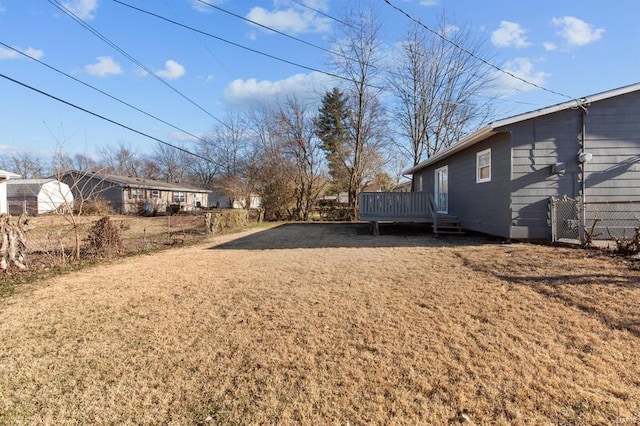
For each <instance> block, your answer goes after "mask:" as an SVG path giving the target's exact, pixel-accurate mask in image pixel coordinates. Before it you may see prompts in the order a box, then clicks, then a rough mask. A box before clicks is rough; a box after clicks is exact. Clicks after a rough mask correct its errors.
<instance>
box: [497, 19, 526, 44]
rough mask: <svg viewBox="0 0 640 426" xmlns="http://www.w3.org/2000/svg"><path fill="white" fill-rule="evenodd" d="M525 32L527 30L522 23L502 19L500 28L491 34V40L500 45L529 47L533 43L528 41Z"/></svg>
mask: <svg viewBox="0 0 640 426" xmlns="http://www.w3.org/2000/svg"><path fill="white" fill-rule="evenodd" d="M525 34H526V31H525V30H524V29H523V28H522V27H521V26H520V24H517V23H515V22H510V21H502V22H500V28H498V29H497V30H495V31H494V32H493V33H492V34H491V42H492V43H493V44H494V45H495V46H498V47H510V46H515V47H518V48H522V47H527V46H529V45H530V44H531V43H529V42H528V41H527V38H526V35H525Z"/></svg>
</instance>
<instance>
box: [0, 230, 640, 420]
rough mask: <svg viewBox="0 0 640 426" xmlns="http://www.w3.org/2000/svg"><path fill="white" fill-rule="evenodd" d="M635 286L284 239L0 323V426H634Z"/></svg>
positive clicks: (434, 249)
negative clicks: (96, 425) (103, 425)
mask: <svg viewBox="0 0 640 426" xmlns="http://www.w3.org/2000/svg"><path fill="white" fill-rule="evenodd" d="M639 301H640V273H639V272H638V271H634V270H631V269H630V268H629V267H628V265H626V264H624V263H622V262H619V261H616V260H614V259H611V258H607V257H603V256H600V255H594V254H593V253H592V252H588V251H584V250H574V249H562V248H553V247H542V246H534V245H529V244H510V245H501V244H495V243H491V242H487V241H486V240H483V239H480V238H464V237H455V238H442V239H437V238H434V237H433V236H432V235H430V234H427V233H424V232H417V233H411V232H400V233H399V234H393V233H392V232H388V233H387V235H381V236H379V237H372V236H370V235H368V234H367V233H366V225H345V224H338V225H317V224H300V225H298V224H292V225H284V226H279V227H275V228H272V229H267V230H262V231H251V232H245V233H241V234H237V235H234V236H221V237H215V238H214V239H213V240H212V241H211V242H209V243H207V244H205V245H198V246H192V247H185V248H182V249H179V250H171V251H166V252H160V253H156V254H153V255H148V256H144V257H138V258H127V259H122V260H120V261H118V262H113V263H111V264H109V265H103V266H98V267H94V268H91V269H88V270H85V271H82V272H79V273H74V274H70V275H67V276H63V277H58V278H56V279H52V280H49V281H47V282H44V283H42V284H41V285H40V286H39V287H38V288H36V289H35V290H33V291H30V292H23V293H21V294H16V295H14V296H11V297H8V298H6V299H3V300H2V303H3V305H2V306H0V369H1V370H2V374H0V389H2V392H1V394H0V395H1V396H0V422H6V423H12V422H15V423H60V422H63V421H66V422H69V423H137V424H163V423H173V424H193V423H198V422H201V423H211V424H273V423H280V424H319V423H321V424H324V423H336V424H347V423H349V424H443V423H444V424H446V423H448V422H449V423H457V422H461V423H462V422H467V421H471V422H473V423H478V424H482V423H490V424H539V423H541V424H546V423H553V424H558V423H563V424H613V423H616V422H618V423H623V422H626V423H627V424H629V423H630V424H633V423H637V422H639V421H640V414H639V413H640V379H638V378H639V377H640V363H639V362H638V357H637V354H638V353H640V337H639V336H638V329H637V324H638V321H639V316H638V312H639V310H638V308H639V307H640V306H639V303H640V302H639Z"/></svg>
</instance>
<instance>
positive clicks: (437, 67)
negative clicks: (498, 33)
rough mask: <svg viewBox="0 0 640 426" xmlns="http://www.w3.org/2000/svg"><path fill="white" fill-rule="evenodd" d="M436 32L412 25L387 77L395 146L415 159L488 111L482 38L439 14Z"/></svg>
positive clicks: (490, 76) (469, 127)
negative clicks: (395, 129)
mask: <svg viewBox="0 0 640 426" xmlns="http://www.w3.org/2000/svg"><path fill="white" fill-rule="evenodd" d="M437 31H438V34H439V35H440V36H443V37H440V36H439V35H436V34H433V33H429V32H427V31H426V30H425V29H424V28H423V27H420V26H417V25H414V26H413V27H411V28H410V29H409V31H408V33H407V36H406V38H405V40H404V41H403V42H402V44H401V48H400V54H399V57H398V58H396V60H394V61H393V63H395V64H396V66H395V67H394V68H395V69H393V73H391V74H390V78H389V83H390V86H391V87H392V90H393V92H394V95H395V96H396V98H397V108H396V110H395V118H396V120H397V122H398V123H399V128H400V133H401V136H402V143H400V144H399V147H400V148H401V149H402V151H403V152H404V154H405V155H406V156H407V157H409V158H410V159H411V161H412V162H413V164H414V165H415V164H418V163H419V162H420V161H422V160H423V159H425V158H429V157H431V156H432V155H434V154H435V153H437V152H439V151H440V150H442V149H444V148H447V147H448V146H450V145H451V144H453V143H455V142H456V141H458V140H460V139H461V138H462V136H463V135H464V134H465V133H467V132H469V131H470V130H472V129H473V128H474V127H476V126H477V125H478V124H481V122H482V121H484V120H485V119H486V118H487V117H488V116H489V114H490V112H491V109H490V108H489V105H488V103H487V101H484V102H482V101H481V100H480V99H481V98H480V95H482V94H483V93H484V94H486V93H487V92H488V91H487V88H488V86H489V85H490V83H491V82H492V80H493V75H494V73H492V72H491V70H490V69H489V68H488V67H486V66H485V65H484V64H483V63H481V62H480V61H479V60H478V59H476V58H474V57H473V56H472V55H469V53H467V52H464V51H463V50H462V49H460V48H457V47H455V46H453V45H452V43H450V42H448V41H446V40H445V39H444V37H446V38H447V39H448V40H450V41H451V42H453V43H455V44H456V45H458V46H461V47H464V48H465V49H466V50H467V51H469V52H472V53H474V54H475V55H476V57H479V56H482V57H487V55H489V54H490V52H488V49H487V48H486V47H485V46H486V43H484V41H483V40H482V39H480V38H477V37H475V36H474V35H473V34H472V32H471V30H470V28H469V27H467V26H463V27H458V26H454V25H452V24H451V22H449V21H448V20H447V18H446V16H445V15H442V16H440V19H439V26H438V30H437Z"/></svg>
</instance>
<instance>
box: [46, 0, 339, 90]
mask: <svg viewBox="0 0 640 426" xmlns="http://www.w3.org/2000/svg"><path fill="white" fill-rule="evenodd" d="M49 1H51V0H49ZM113 1H114V2H115V3H118V4H120V5H122V6H126V7H129V8H131V9H133V10H136V11H138V12H141V13H144V14H146V15H150V16H153V17H154V18H158V19H160V20H163V21H166V22H169V23H171V24H173V25H177V26H179V27H182V28H186V29H188V30H190V31H195V32H197V33H199V34H202V35H205V36H207V37H211V38H213V39H216V40H218V41H221V42H223V43H227V44H230V45H232V46H235V47H238V48H240V49H244V50H247V51H249V52H253V53H255V54H258V55H261V56H265V57H267V58H270V59H274V60H276V61H279V62H284V63H286V64H289V65H293V66H296V67H299V68H303V69H306V70H308V71H314V72H318V73H321V74H325V75H328V76H329V77H333V78H337V79H340V80H346V81H349V82H352V80H351V79H349V78H347V77H343V76H341V75H338V74H334V73H331V72H328V71H323V70H321V69H318V68H314V67H310V66H307V65H302V64H299V63H297V62H293V61H290V60H288V59H283V58H280V57H278V56H274V55H271V54H269V53H265V52H262V51H260V50H256V49H253V48H251V47H247V46H244V45H242V44H239V43H236V42H233V41H231V40H227V39H225V38H222V37H219V36H216V35H214V34H211V33H208V32H206V31H203V30H199V29H197V28H194V27H191V26H189V25H186V24H183V23H181V22H177V21H174V20H173V19H169V18H166V17H164V16H162V15H158V14H157V13H154V12H150V11H148V10H144V9H141V8H139V7H136V6H133V5H131V4H128V3H125V2H122V1H120V0H113Z"/></svg>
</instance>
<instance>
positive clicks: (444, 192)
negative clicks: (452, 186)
mask: <svg viewBox="0 0 640 426" xmlns="http://www.w3.org/2000/svg"><path fill="white" fill-rule="evenodd" d="M443 172H444V173H443ZM441 175H444V176H445V177H446V180H445V181H444V185H441V184H442V182H441V181H440V176H441ZM433 183H434V187H433V196H434V198H435V201H436V209H437V211H438V213H445V214H446V213H449V165H446V166H442V167H438V168H437V169H435V170H434V172H433ZM441 186H442V187H441Z"/></svg>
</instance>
